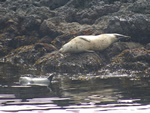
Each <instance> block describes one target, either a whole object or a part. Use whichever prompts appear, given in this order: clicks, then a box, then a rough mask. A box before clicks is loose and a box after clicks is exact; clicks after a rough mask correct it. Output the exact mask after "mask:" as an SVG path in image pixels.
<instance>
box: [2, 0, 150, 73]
mask: <svg viewBox="0 0 150 113" xmlns="http://www.w3.org/2000/svg"><path fill="white" fill-rule="evenodd" d="M149 3H150V0H142V1H141V0H120V1H118V0H16V1H12V0H0V57H1V59H3V60H1V61H3V62H9V63H11V64H14V65H16V64H17V65H21V66H22V65H32V66H34V67H36V68H37V69H39V70H41V71H43V72H47V73H50V72H59V73H89V72H96V71H99V72H100V73H101V74H105V71H104V70H105V69H107V70H109V71H110V72H116V71H117V70H121V69H124V70H128V71H129V70H130V71H138V72H139V71H140V72H141V73H142V74H148V73H149V72H150V68H149V66H150V38H149V37H150V4H149ZM102 33H120V34H124V35H128V36H131V39H130V40H125V41H123V42H116V43H114V44H113V45H112V46H111V47H109V48H107V49H106V50H104V51H103V52H94V53H80V54H69V53H67V54H61V53H59V52H58V50H59V49H60V47H61V46H62V45H63V44H65V43H66V42H68V41H69V40H70V39H72V38H74V37H75V36H78V35H97V34H102ZM124 72H125V71H123V73H124Z"/></svg>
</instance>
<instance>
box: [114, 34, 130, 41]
mask: <svg viewBox="0 0 150 113" xmlns="http://www.w3.org/2000/svg"><path fill="white" fill-rule="evenodd" d="M115 36H116V38H117V40H120V39H126V40H128V39H130V38H131V37H130V36H126V35H122V34H115Z"/></svg>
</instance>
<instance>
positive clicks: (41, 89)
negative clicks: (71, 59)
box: [0, 64, 150, 113]
mask: <svg viewBox="0 0 150 113" xmlns="http://www.w3.org/2000/svg"><path fill="white" fill-rule="evenodd" d="M20 70H21V69H18V67H16V66H12V65H8V64H7V65H6V64H1V65H0V106H1V107H0V112H2V113H3V112H6V113H9V112H10V113H11V112H17V113H24V112H27V111H31V110H32V112H35V113H39V112H41V113H48V112H67V113H78V112H80V113H85V112H90V113H103V112H106V113H107V112H108V113H116V112H117V113H118V112H121V113H126V112H130V113H131V112H132V113H133V112H134V113H137V112H138V113H142V112H144V113H149V112H150V79H149V77H143V78H142V77H138V78H137V77H131V76H130V77H129V76H128V75H126V76H122V75H120V76H119V75H118V76H116V75H114V76H111V77H110V76H108V77H106V76H107V75H106V76H105V77H102V76H98V75H97V76H92V75H90V77H88V79H87V76H89V75H87V76H86V75H85V76H80V77H78V76H69V75H60V74H59V75H56V76H55V77H54V79H53V81H52V85H50V86H37V85H33V86H24V85H20V84H19V83H18V79H19V77H20V76H22V75H23V74H27V72H26V73H25V71H22V70H21V71H20ZM28 74H33V73H28ZM33 76H34V75H33Z"/></svg>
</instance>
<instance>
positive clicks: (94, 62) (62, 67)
mask: <svg viewBox="0 0 150 113" xmlns="http://www.w3.org/2000/svg"><path fill="white" fill-rule="evenodd" d="M104 60H105V59H104V58H103V56H98V55H97V54H96V53H82V54H61V53H59V52H58V51H56V52H53V53H49V54H47V55H45V56H44V57H42V58H40V59H39V60H38V61H37V62H36V63H35V65H36V67H38V68H39V69H41V70H42V71H44V72H55V71H56V72H61V73H81V72H82V73H83V72H89V71H95V70H97V69H99V68H100V67H101V66H102V65H104V64H105V62H104Z"/></svg>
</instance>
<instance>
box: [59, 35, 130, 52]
mask: <svg viewBox="0 0 150 113" xmlns="http://www.w3.org/2000/svg"><path fill="white" fill-rule="evenodd" d="M121 38H130V37H129V36H125V35H122V34H117V33H112V34H101V35H96V36H94V35H85V36H84V35H83V36H77V37H75V38H74V39H72V40H71V41H69V42H68V43H66V44H65V45H63V46H62V48H61V49H60V50H59V51H60V52H61V53H79V52H93V51H103V50H104V49H106V48H107V47H109V46H110V45H111V44H112V43H114V42H116V41H118V40H119V39H121Z"/></svg>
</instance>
